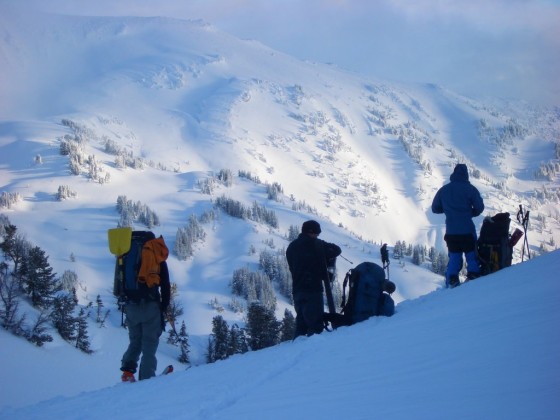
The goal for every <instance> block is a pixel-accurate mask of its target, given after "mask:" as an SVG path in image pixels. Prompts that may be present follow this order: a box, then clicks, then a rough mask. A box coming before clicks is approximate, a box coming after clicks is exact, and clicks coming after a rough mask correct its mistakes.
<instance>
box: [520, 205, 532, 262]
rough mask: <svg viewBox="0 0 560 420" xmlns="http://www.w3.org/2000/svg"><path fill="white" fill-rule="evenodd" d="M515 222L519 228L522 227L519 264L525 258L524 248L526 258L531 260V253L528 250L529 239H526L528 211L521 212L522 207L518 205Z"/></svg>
mask: <svg viewBox="0 0 560 420" xmlns="http://www.w3.org/2000/svg"><path fill="white" fill-rule="evenodd" d="M517 221H518V222H519V224H520V225H521V226H523V232H524V236H525V239H524V240H523V249H522V250H521V262H523V260H524V258H525V248H527V258H528V259H531V251H530V249H529V238H527V230H528V229H529V210H526V211H525V212H523V205H522V204H520V205H519V211H518V212H517Z"/></svg>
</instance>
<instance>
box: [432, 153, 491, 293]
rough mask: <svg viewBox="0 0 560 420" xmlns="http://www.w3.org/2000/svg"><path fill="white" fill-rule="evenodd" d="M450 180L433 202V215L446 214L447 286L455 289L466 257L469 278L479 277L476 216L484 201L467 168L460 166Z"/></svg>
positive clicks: (481, 210) (461, 164)
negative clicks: (470, 178) (474, 219)
mask: <svg viewBox="0 0 560 420" xmlns="http://www.w3.org/2000/svg"><path fill="white" fill-rule="evenodd" d="M449 179H450V181H451V182H449V183H448V184H445V185H444V186H443V187H441V188H440V189H439V190H438V192H437V193H436V195H435V197H434V200H433V202H432V212H433V213H436V214H441V213H445V236H444V239H445V242H446V244H447V251H448V254H449V263H448V264H447V270H446V272H445V285H446V286H447V287H455V286H458V285H459V284H460V281H459V271H461V268H462V267H463V254H465V259H466V261H467V278H468V279H474V278H477V277H478V276H479V275H480V265H479V262H478V259H477V257H476V238H477V236H476V227H475V225H474V223H473V221H472V219H473V217H477V216H480V214H482V212H483V211H484V201H483V200H482V197H481V195H480V192H479V191H478V190H477V189H476V187H475V186H474V185H472V184H471V183H470V182H469V172H468V170H467V165H465V164H463V163H459V164H457V165H456V166H455V169H454V170H453V173H452V174H451V176H450V177H449Z"/></svg>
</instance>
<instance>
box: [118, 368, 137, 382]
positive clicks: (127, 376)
mask: <svg viewBox="0 0 560 420" xmlns="http://www.w3.org/2000/svg"><path fill="white" fill-rule="evenodd" d="M121 380H122V381H123V382H136V378H135V377H134V373H132V372H129V371H128V370H123V373H122V376H121Z"/></svg>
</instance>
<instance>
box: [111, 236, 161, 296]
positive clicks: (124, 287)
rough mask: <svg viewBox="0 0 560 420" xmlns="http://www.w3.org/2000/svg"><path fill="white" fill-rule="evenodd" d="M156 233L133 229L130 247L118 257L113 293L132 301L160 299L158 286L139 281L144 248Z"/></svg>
mask: <svg viewBox="0 0 560 420" xmlns="http://www.w3.org/2000/svg"><path fill="white" fill-rule="evenodd" d="M151 239H155V235H154V234H153V232H150V231H133V232H132V238H131V242H130V249H129V250H128V252H127V253H126V254H124V255H123V256H122V257H121V258H120V259H119V258H117V262H116V265H115V281H114V287H113V294H114V295H115V296H117V297H119V298H121V299H122V298H126V300H130V301H139V300H141V299H150V300H158V299H159V290H158V288H157V287H151V288H150V287H148V286H146V284H145V283H142V282H140V281H138V274H139V271H140V266H141V264H142V248H143V247H144V244H146V242H148V241H149V240H151Z"/></svg>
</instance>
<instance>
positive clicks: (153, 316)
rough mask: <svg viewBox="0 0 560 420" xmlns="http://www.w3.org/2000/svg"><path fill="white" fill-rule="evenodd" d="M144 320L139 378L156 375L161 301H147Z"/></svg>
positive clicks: (144, 304) (144, 305)
mask: <svg viewBox="0 0 560 420" xmlns="http://www.w3.org/2000/svg"><path fill="white" fill-rule="evenodd" d="M141 306H143V307H144V311H143V314H144V318H143V322H142V360H141V362H140V375H139V379H140V380H142V379H149V378H151V377H153V376H156V369H157V358H156V351H157V348H158V345H159V337H160V335H161V333H162V331H161V311H160V306H159V302H146V303H143V304H141Z"/></svg>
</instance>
